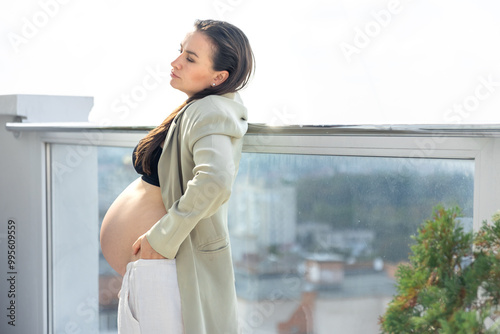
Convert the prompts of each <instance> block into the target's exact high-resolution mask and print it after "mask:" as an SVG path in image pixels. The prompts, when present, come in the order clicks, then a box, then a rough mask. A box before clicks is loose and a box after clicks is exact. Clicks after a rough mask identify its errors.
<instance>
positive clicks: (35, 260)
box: [0, 115, 500, 334]
mask: <svg viewBox="0 0 500 334" xmlns="http://www.w3.org/2000/svg"><path fill="white" fill-rule="evenodd" d="M9 117H10V118H9ZM4 118H5V123H6V131H3V132H1V138H2V155H3V156H7V157H8V161H9V164H8V165H6V166H5V167H4V168H3V170H4V173H2V174H3V175H4V176H3V177H2V189H6V190H8V191H4V190H3V191H2V203H4V204H3V205H4V206H3V207H2V219H4V220H6V221H7V220H12V221H15V222H16V224H17V225H16V227H17V239H16V240H17V241H16V242H17V244H16V247H17V250H18V254H19V256H18V257H17V258H16V266H19V268H20V269H18V270H17V268H15V269H16V270H13V271H9V272H15V273H16V274H13V275H14V276H15V278H16V284H15V289H16V292H18V294H17V295H16V299H11V300H14V301H15V302H16V306H17V308H16V313H15V315H16V319H18V320H19V319H21V316H22V317H26V315H27V314H30V316H32V315H33V314H36V315H37V316H36V319H35V320H34V322H36V325H33V324H26V323H22V324H21V323H18V324H19V325H18V326H25V328H29V329H30V330H29V332H32V333H52V332H54V333H59V332H62V333H66V332H67V333H72V332H75V333H76V332H78V331H80V332H81V333H93V332H100V333H113V332H114V331H115V329H114V328H116V302H117V300H116V294H117V292H118V290H119V288H120V277H119V276H118V275H117V274H115V273H114V272H113V271H112V269H110V268H109V266H108V265H107V263H106V262H105V261H104V259H103V258H102V255H101V254H100V251H99V250H100V247H99V242H98V241H99V239H98V233H99V227H100V222H101V221H102V217H103V215H104V213H105V212H106V210H107V208H108V206H109V205H110V204H111V202H112V201H113V200H114V198H115V197H116V196H117V195H118V194H119V192H121V190H123V189H124V188H125V187H126V186H127V185H128V184H129V183H130V182H131V181H132V180H134V179H135V178H136V177H137V175H136V174H135V172H134V170H133V168H132V166H131V163H130V157H131V152H132V149H133V147H134V146H135V145H136V144H137V142H138V141H139V140H140V139H141V138H142V137H143V136H144V135H145V134H146V133H147V131H148V130H149V129H150V127H99V126H95V125H92V124H88V123H47V122H39V123H38V122H37V123H22V122H16V121H15V119H14V118H15V117H14V116H13V115H9V116H4ZM243 151H244V153H243V156H242V160H241V164H240V170H239V174H238V177H237V180H236V182H235V185H234V188H233V194H232V197H231V200H230V212H229V229H230V234H231V242H232V250H233V262H234V269H235V274H236V289H237V293H238V296H239V303H240V315H241V324H242V329H243V333H280V334H284V333H295V332H294V330H295V331H296V332H297V333H301V332H308V333H312V331H313V330H314V333H317V334H320V333H331V329H332V328H335V329H336V330H337V331H338V332H341V333H375V332H377V331H378V325H377V320H378V317H379V316H380V315H381V314H382V313H383V312H384V308H385V305H386V304H387V302H388V301H389V300H390V299H391V297H392V295H393V293H394V268H395V266H396V265H397V264H398V263H399V262H402V261H405V260H406V259H407V257H408V252H409V244H411V242H412V240H411V238H410V237H411V235H413V234H415V232H416V228H417V226H418V225H419V224H420V223H422V222H423V220H424V219H426V218H428V217H430V215H431V212H432V208H433V206H435V205H437V204H440V203H441V204H444V205H445V206H460V207H461V208H462V210H463V213H464V217H463V218H462V222H463V224H464V226H465V227H466V228H471V229H472V228H477V227H478V226H479V225H480V224H481V222H482V221H483V220H486V219H489V218H490V217H491V215H492V214H493V213H494V212H495V211H497V210H498V209H499V207H500V204H499V202H500V176H499V175H498V172H497V166H498V165H499V164H500V126H496V125H411V126H410V125H397V126H395V125H386V126H282V127H271V126H266V125H258V124H251V126H250V128H249V131H248V133H247V135H246V136H245V139H244V148H243ZM18 175H22V180H21V181H19V180H18V178H17V176H18ZM1 233H6V231H2V232H1ZM6 240H7V238H6ZM28 254H29V255H28ZM4 258H5V256H4ZM4 260H5V259H4ZM2 265H4V264H2ZM6 265H7V263H5V265H4V268H6ZM21 268H22V270H21ZM5 272H7V271H5ZM30 282H36V283H30ZM2 284H5V282H4V283H2ZM2 291H4V290H3V289H2ZM33 294H34V296H35V298H34V300H35V302H34V303H33V302H32V303H31V304H33V306H32V305H31V304H30V303H27V301H28V300H32V299H33ZM1 326H5V327H1ZM7 326H9V325H8V324H7V323H6V322H5V323H2V324H0V329H3V328H9V327H7ZM30 326H31V327H30ZM2 332H3V331H2Z"/></svg>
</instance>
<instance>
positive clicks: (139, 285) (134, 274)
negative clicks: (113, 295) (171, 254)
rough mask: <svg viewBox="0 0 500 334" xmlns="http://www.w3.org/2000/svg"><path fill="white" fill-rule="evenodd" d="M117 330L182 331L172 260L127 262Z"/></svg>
mask: <svg viewBox="0 0 500 334" xmlns="http://www.w3.org/2000/svg"><path fill="white" fill-rule="evenodd" d="M118 333H119V334H160V333H161V334H183V333H184V330H183V324H182V314H181V299H180V295H179V286H178V284H177V271H176V266H175V260H169V259H162V260H144V259H140V260H137V261H135V262H130V263H129V264H128V265H127V271H126V272H125V275H124V276H123V281H122V288H121V291H120V302H119V304H118Z"/></svg>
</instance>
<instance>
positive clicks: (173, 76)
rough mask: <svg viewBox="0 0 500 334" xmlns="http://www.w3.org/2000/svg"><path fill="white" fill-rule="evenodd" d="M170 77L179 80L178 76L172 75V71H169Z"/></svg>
mask: <svg viewBox="0 0 500 334" xmlns="http://www.w3.org/2000/svg"><path fill="white" fill-rule="evenodd" d="M170 76H171V77H172V78H176V79H178V78H179V76H178V75H176V74H175V73H174V71H170Z"/></svg>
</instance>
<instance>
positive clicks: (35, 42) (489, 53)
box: [0, 0, 500, 125]
mask: <svg viewBox="0 0 500 334" xmlns="http://www.w3.org/2000/svg"><path fill="white" fill-rule="evenodd" d="M197 18H214V19H223V20H227V21H229V22H231V23H234V24H235V25H237V26H239V27H240V28H241V29H242V30H243V31H244V32H245V33H246V34H247V36H248V37H249V39H250V42H251V44H252V46H253V48H254V53H255V56H256V60H257V72H256V75H255V77H254V79H253V81H252V83H251V85H250V87H249V88H248V89H246V90H244V91H243V92H242V93H241V94H242V97H243V99H244V101H245V104H246V105H247V106H248V108H249V118H250V119H249V120H250V121H251V122H256V123H268V124H274V125H277V124H407V123H420V124H421V123H427V124H430V123H453V124H468V123H498V124H500V61H499V60H500V3H499V2H498V1H496V0H443V1H441V0H413V1H410V0H401V1H397V0H388V1H387V0H386V1H378V0H362V1H347V0H344V1H335V0H330V1H327V0H308V1H294V0H287V1H285V0H273V1H269V0H267V1H264V0H191V1H190V0H186V1H177V2H176V3H174V2H173V1H166V0H163V1H160V0H145V1H137V0H134V1H132V0H109V1H108V0H86V1H78V0H39V1H32V0H23V1H19V0H0V95H5V94H50V95H78V96H81V95H83V96H93V97H94V98H95V102H94V103H95V105H94V108H93V110H92V112H91V114H90V120H91V121H93V122H96V123H101V124H110V123H111V124H137V125H143V124H147V125H156V124H157V123H159V122H161V120H163V118H165V117H166V116H167V115H168V114H169V113H170V111H171V110H172V109H174V108H175V107H176V106H177V105H179V104H180V103H181V102H182V101H183V99H184V98H185V96H184V95H183V94H182V93H179V92H176V91H175V90H173V89H172V88H171V87H170V85H169V80H170V77H169V75H168V73H169V72H170V62H171V61H172V60H173V59H174V58H175V57H176V56H177V53H178V49H179V43H180V41H181V40H182V39H183V38H184V35H185V34H186V32H187V31H189V30H190V29H191V27H192V24H193V22H194V20H195V19H197Z"/></svg>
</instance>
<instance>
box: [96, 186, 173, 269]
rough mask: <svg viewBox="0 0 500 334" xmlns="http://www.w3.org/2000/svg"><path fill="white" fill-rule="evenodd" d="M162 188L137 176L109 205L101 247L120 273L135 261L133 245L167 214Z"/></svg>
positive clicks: (110, 262) (102, 230)
mask: <svg viewBox="0 0 500 334" xmlns="http://www.w3.org/2000/svg"><path fill="white" fill-rule="evenodd" d="M166 213H167V212H166V210H165V206H164V205H163V201H162V198H161V191H160V188H159V187H156V186H153V185H151V184H149V183H146V182H144V181H143V180H142V179H140V178H138V179H137V180H135V181H134V182H132V183H131V184H130V185H129V186H128V187H127V188H126V189H125V190H124V191H123V192H122V193H121V194H120V195H119V196H118V197H117V198H116V200H115V201H114V202H113V204H112V205H111V206H110V207H109V209H108V212H107V213H106V215H105V216H104V219H103V221H102V227H101V249H102V253H103V255H104V257H105V258H106V260H107V261H108V263H109V264H110V266H111V267H112V268H113V269H114V270H116V271H117V272H118V273H119V274H120V275H122V276H123V275H124V274H125V270H126V266H127V263H129V262H130V261H134V260H136V257H134V256H133V255H132V245H133V244H134V242H135V241H136V240H137V238H138V237H140V236H141V235H143V234H144V233H146V232H147V231H148V230H149V229H150V228H151V227H152V226H153V225H154V224H155V223H156V222H157V221H158V220H159V219H160V218H161V217H163V216H164V215H165V214H166Z"/></svg>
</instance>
